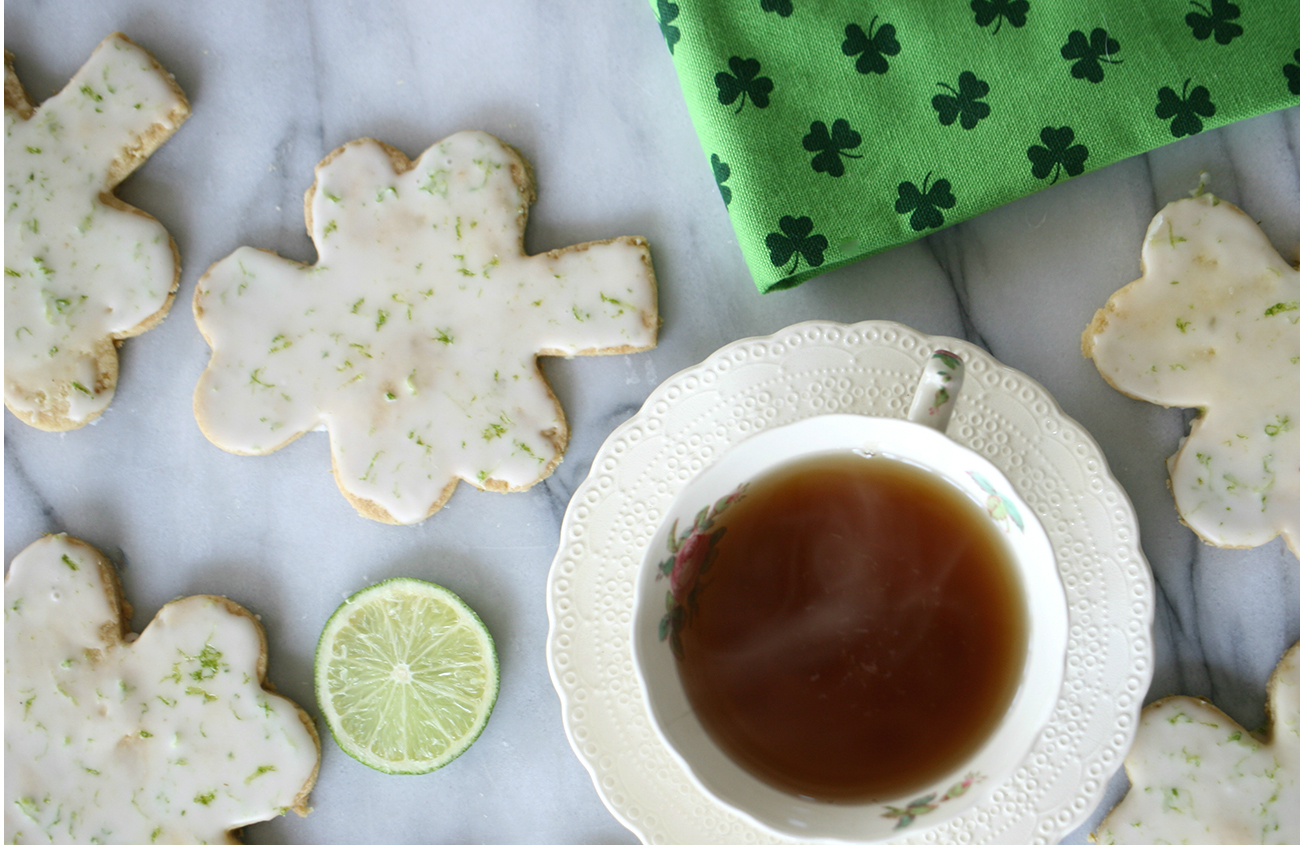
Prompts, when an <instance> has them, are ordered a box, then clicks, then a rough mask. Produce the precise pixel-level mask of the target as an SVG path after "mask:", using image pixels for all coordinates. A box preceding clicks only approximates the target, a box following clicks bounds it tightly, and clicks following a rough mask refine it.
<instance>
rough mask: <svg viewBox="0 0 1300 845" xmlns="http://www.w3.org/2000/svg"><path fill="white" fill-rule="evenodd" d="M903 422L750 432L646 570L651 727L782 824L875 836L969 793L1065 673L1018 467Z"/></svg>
mask: <svg viewBox="0 0 1300 845" xmlns="http://www.w3.org/2000/svg"><path fill="white" fill-rule="evenodd" d="M960 372H961V370H960V362H959V361H957V360H956V358H955V356H952V355H951V354H950V353H936V356H935V357H934V358H932V360H931V362H930V364H929V365H928V366H927V369H926V371H925V373H924V375H923V377H922V381H921V386H920V388H919V389H918V391H917V394H916V396H915V397H914V401H913V407H912V411H911V413H910V414H909V419H908V420H899V419H885V418H873V417H865V416H855V415H828V416H821V417H815V418H812V419H808V420H803V421H801V422H797V423H793V424H791V425H787V426H784V427H782V428H779V429H774V430H770V431H766V432H763V433H760V434H757V435H755V436H753V437H751V438H750V439H748V440H746V441H744V442H742V443H740V444H738V445H736V446H735V447H733V449H732V450H730V451H729V452H727V453H726V454H724V455H723V457H722V458H721V459H720V460H719V461H718V462H717V463H715V464H714V465H712V466H710V467H708V468H707V469H705V470H704V471H703V472H702V473H700V475H699V476H698V477H696V478H695V479H693V480H692V481H691V482H689V483H688V484H687V486H686V488H685V489H684V490H683V492H682V493H681V494H680V495H679V496H678V498H677V499H676V500H675V502H674V504H673V506H672V508H671V509H670V512H669V514H668V516H667V519H666V520H665V522H664V524H663V526H662V527H661V528H660V530H659V531H658V533H657V534H656V536H655V537H654V539H653V540H652V541H651V547H650V551H649V553H648V556H647V559H646V561H645V564H644V565H643V567H642V571H641V574H640V578H639V581H638V584H637V595H636V613H635V616H634V620H633V625H634V636H633V657H634V662H635V664H636V668H637V671H638V673H639V677H640V679H641V682H642V685H643V688H644V690H645V693H646V696H647V700H648V703H649V706H650V712H651V716H652V721H653V723H654V725H655V727H656V729H657V730H658V732H659V733H660V734H661V735H662V737H663V738H664V740H665V743H666V744H667V746H668V747H669V749H670V750H671V751H672V752H673V753H674V755H675V756H677V757H678V758H679V759H680V760H681V761H682V762H683V763H684V764H685V766H686V769H687V771H688V772H689V773H690V774H691V776H692V777H693V779H694V780H695V781H696V782H697V783H698V784H699V786H700V787H701V788H702V789H703V790H704V791H705V792H707V793H708V794H710V795H712V796H713V797H714V798H715V799H716V800H718V801H719V802H721V803H722V804H724V805H726V806H728V807H730V808H732V809H733V810H735V811H737V812H739V813H741V814H743V815H745V816H748V817H749V818H750V819H752V820H753V821H754V822H756V823H757V824H759V825H761V826H763V827H766V828H768V829H770V830H772V831H774V832H776V833H779V834H782V835H785V836H793V837H797V838H800V839H806V840H827V841H844V842H864V841H874V840H880V839H885V838H888V837H889V836H890V835H891V834H893V833H894V832H895V831H897V830H899V829H901V828H902V827H910V826H911V825H913V824H915V825H917V826H922V825H927V824H933V823H938V822H940V821H942V820H943V819H945V818H950V817H951V816H952V815H954V814H956V813H959V812H961V811H962V810H964V809H966V808H969V807H970V806H971V805H972V804H973V803H974V802H975V801H977V800H978V798H979V796H980V795H981V794H983V793H984V792H985V791H987V790H988V789H991V788H993V787H994V786H995V785H996V784H997V783H999V782H1001V781H1004V780H1005V779H1006V778H1007V777H1009V776H1010V775H1011V774H1012V773H1013V772H1014V770H1015V769H1016V768H1017V767H1018V766H1019V765H1021V763H1022V762H1023V760H1024V758H1025V757H1026V756H1027V754H1028V752H1029V750H1030V748H1031V746H1032V744H1033V742H1034V739H1035V738H1036V737H1037V735H1038V733H1039V731H1040V730H1041V729H1042V727H1043V726H1044V725H1045V724H1046V722H1047V719H1048V717H1049V716H1050V713H1051V709H1052V706H1053V705H1054V702H1055V700H1056V697H1057V693H1058V690H1059V687H1060V683H1061V679H1062V676H1063V670H1064V655H1065V644H1066V607H1065V596H1064V591H1063V588H1062V586H1061V582H1060V578H1059V576H1058V575H1057V571H1056V567H1055V558H1054V555H1053V553H1052V549H1051V545H1050V543H1049V541H1048V539H1047V536H1046V534H1045V533H1044V531H1043V529H1042V527H1041V526H1040V525H1039V524H1038V522H1037V520H1036V519H1034V517H1033V515H1032V513H1031V512H1030V511H1029V509H1028V508H1027V507H1026V506H1025V504H1024V502H1023V501H1021V500H1020V499H1019V497H1018V496H1016V494H1015V493H1014V491H1013V490H1012V488H1011V485H1010V484H1009V483H1008V482H1007V480H1006V479H1005V477H1004V476H1003V475H1002V474H1001V473H1000V472H999V471H998V470H997V469H996V468H995V467H993V466H992V464H990V463H989V462H988V461H986V460H984V459H983V458H982V457H980V456H979V455H977V454H975V453H974V452H972V451H970V450H968V449H966V448H965V447H963V446H961V445H960V444H958V443H956V442H955V441H953V440H951V439H950V438H948V437H947V436H945V435H944V434H943V433H942V429H943V428H946V425H947V421H948V417H949V415H950V414H951V411H952V405H953V403H954V402H955V399H956V395H957V391H958V389H959V387H960Z"/></svg>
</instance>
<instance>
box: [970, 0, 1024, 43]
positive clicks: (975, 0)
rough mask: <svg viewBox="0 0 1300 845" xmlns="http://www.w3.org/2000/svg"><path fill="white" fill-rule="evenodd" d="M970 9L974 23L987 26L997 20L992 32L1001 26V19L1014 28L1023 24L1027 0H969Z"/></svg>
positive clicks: (996, 32) (995, 33)
mask: <svg viewBox="0 0 1300 845" xmlns="http://www.w3.org/2000/svg"><path fill="white" fill-rule="evenodd" d="M970 8H971V11H972V12H974V13H975V23H976V24H978V25H979V26H988V25H989V24H991V23H993V22H994V21H997V22H998V23H997V26H995V27H993V34H994V35H997V34H998V30H1000V29H1001V28H1002V21H1003V20H1005V21H1006V22H1007V23H1009V24H1011V25H1012V26H1014V27H1015V28H1016V29H1019V28H1020V27H1022V26H1024V25H1025V15H1027V14H1028V13H1029V0H970Z"/></svg>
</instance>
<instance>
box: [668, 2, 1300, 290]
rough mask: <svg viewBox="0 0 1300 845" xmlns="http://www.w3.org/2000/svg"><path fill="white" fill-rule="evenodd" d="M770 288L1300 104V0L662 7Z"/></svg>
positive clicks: (684, 77)
mask: <svg viewBox="0 0 1300 845" xmlns="http://www.w3.org/2000/svg"><path fill="white" fill-rule="evenodd" d="M651 6H652V7H653V8H654V11H655V15H656V17H657V19H658V21H659V28H660V30H661V31H662V32H663V36H664V40H665V41H666V42H667V44H668V49H669V50H670V51H671V53H672V56H673V62H674V63H675V64H676V66H677V72H678V75H679V76H680V77H681V83H682V91H683V93H684V94H685V95H686V102H687V106H688V107H689V109H690V112H691V117H692V119H693V120H694V122H695V126H696V129H697V131H698V132H699V135H700V140H701V142H702V143H703V146H704V151H705V153H706V154H707V155H708V156H709V162H710V164H711V165H712V168H713V175H714V178H715V179H716V180H717V183H718V190H719V191H720V192H721V194H722V200H723V202H725V203H726V205H727V209H728V211H729V213H730V214H731V220H732V223H733V225H734V226H735V229H736V237H737V239H738V241H739V243H740V247H741V250H742V251H743V252H744V254H745V259H746V261H747V262H748V263H749V268H750V271H751V272H752V273H753V276H754V281H755V283H756V284H757V285H758V289H759V290H760V291H762V292H764V293H766V292H767V291H771V290H777V289H781V288H788V287H793V286H795V285H797V284H800V283H801V282H803V281H805V280H807V279H809V278H811V277H813V276H815V275H817V274H819V273H823V272H826V271H827V270H831V269H833V268H835V267H839V266H840V265H842V264H846V263H848V262H850V261H854V260H856V259H858V258H862V257H863V256H866V255H870V254H872V253H875V252H880V251H881V250H884V249H888V248H889V247H892V246H896V245H898V244H901V243H905V242H907V241H910V240H913V239H915V238H919V237H921V236H923V235H925V234H928V233H930V232H933V231H935V230H936V229H940V228H943V227H944V226H948V225H951V224H953V223H956V222H958V221H961V220H965V219H967V218H969V217H973V216H975V215H976V214H979V213H980V212H982V211H985V210H986V209H989V208H993V207H994V206H997V205H1001V204H1002V203H1005V202H1008V201H1009V200H1013V199H1016V198H1017V197H1020V196H1024V195H1025V194H1028V193H1031V192H1033V191H1037V190H1039V189H1040V188H1045V187H1047V186H1048V185H1051V184H1054V183H1056V182H1059V181H1061V180H1063V179H1068V178H1070V177H1072V176H1078V175H1079V174H1080V173H1083V172H1084V171H1085V170H1094V169H1096V168H1098V167H1102V166H1103V165H1106V164H1109V163H1111V162H1113V161H1117V160H1119V159H1122V158H1125V157H1128V156H1131V155H1134V154H1136V153H1141V152H1145V151H1147V150H1150V149H1152V148H1154V147H1158V146H1160V145H1162V144H1167V143H1169V142H1170V141H1173V140H1175V139H1177V138H1181V137H1184V136H1187V135H1195V134H1196V133H1198V132H1202V131H1204V130H1206V129H1210V128H1213V127H1216V126H1221V125H1223V124H1226V123H1230V122H1232V121H1234V120H1240V119H1242V118H1245V117H1250V116H1252V115H1256V114H1261V113H1263V112H1266V111H1271V110H1273V109H1279V108H1283V107H1285V106H1289V105H1296V104H1300V3H1297V0H1238V2H1235V3H1234V2H1228V0H1191V1H1190V2H1187V0H1089V2H1065V0H1056V1H1055V2H1048V0H924V2H923V1H922V0H892V2H889V1H887V0H878V2H870V3H866V2H850V0H677V2H669V0H651Z"/></svg>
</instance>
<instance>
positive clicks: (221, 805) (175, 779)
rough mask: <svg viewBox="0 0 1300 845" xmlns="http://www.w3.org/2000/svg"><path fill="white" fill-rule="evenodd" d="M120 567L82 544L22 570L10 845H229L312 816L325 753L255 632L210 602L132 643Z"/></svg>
mask: <svg viewBox="0 0 1300 845" xmlns="http://www.w3.org/2000/svg"><path fill="white" fill-rule="evenodd" d="M109 567H111V564H109V563H108V562H107V561H105V560H104V559H103V558H102V557H101V556H100V555H99V553H98V552H96V551H95V550H94V549H93V548H91V547H89V546H87V545H85V544H84V543H81V542H77V541H74V540H71V539H70V538H68V537H67V536H66V535H52V536H49V537H45V538H44V539H41V540H38V541H37V542H36V543H33V544H32V545H31V546H29V547H28V548H27V549H26V550H25V551H24V552H23V553H22V554H20V555H19V556H18V557H16V558H14V560H13V562H12V564H11V566H10V569H9V573H8V576H7V577H6V580H5V684H4V688H5V693H4V695H5V705H4V713H5V778H4V791H5V810H4V812H5V839H6V840H7V841H15V842H16V841H23V842H26V841H37V840H38V839H39V840H40V841H47V840H46V837H48V841H51V842H60V843H63V842H66V843H84V842H94V841H100V842H105V843H108V842H139V843H145V842H182V841H183V842H191V841H209V842H218V841H225V832H226V831H228V830H231V829H232V828H239V827H242V826H244V825H246V824H251V823H253V822H257V821H264V820H266V819H269V818H272V817H274V816H276V815H279V814H281V813H283V812H285V811H286V810H288V809H291V808H293V807H296V806H299V805H300V804H301V803H302V802H303V797H302V796H301V795H300V793H302V791H303V789H304V788H305V787H306V786H307V785H308V783H309V782H310V780H311V778H312V776H313V774H314V772H315V768H316V763H317V760H318V753H317V748H316V743H315V740H314V739H313V737H312V735H311V734H310V733H309V731H308V729H307V728H306V726H304V725H303V723H302V721H301V720H300V718H299V711H298V709H297V708H296V707H295V706H294V705H293V703H292V702H290V701H289V700H287V699H285V698H281V697H280V696H278V695H271V694H268V693H267V692H266V691H265V690H263V689H262V685H261V679H260V678H259V665H260V664H261V662H262V661H263V660H264V644H263V641H262V637H261V634H260V633H259V632H258V630H257V627H256V625H255V624H254V623H253V621H252V620H251V619H250V618H248V617H247V616H245V615H242V614H239V613H234V612H231V610H230V609H228V608H227V607H226V605H225V603H224V602H223V601H222V600H219V599H215V598H213V597H211V596H194V597H191V598H185V599H178V600H177V601H174V602H171V603H170V604H168V605H167V606H165V607H164V608H163V609H162V610H161V611H160V612H159V613H158V615H157V616H156V617H155V618H154V620H153V621H152V622H151V623H150V624H149V626H148V627H147V628H145V630H144V632H143V633H142V634H140V636H139V638H138V639H134V641H129V642H123V641H122V640H121V636H120V633H121V631H120V626H121V612H120V611H121V606H120V604H119V603H118V601H117V599H116V596H115V588H114V586H113V585H112V584H111V583H110V582H109V581H108V580H107V578H108V577H109V576H111V569H109ZM127 639H128V640H131V637H129V636H128V637H127Z"/></svg>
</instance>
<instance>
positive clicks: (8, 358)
mask: <svg viewBox="0 0 1300 845" xmlns="http://www.w3.org/2000/svg"><path fill="white" fill-rule="evenodd" d="M6 77H7V78H6V92H5V404H6V405H8V406H9V408H10V409H11V410H13V412H14V413H15V414H17V415H18V416H19V417H20V418H22V419H23V420H24V421H26V422H29V423H31V424H33V425H37V426H38V427H40V428H47V429H54V430H63V429H69V428H76V427H78V426H81V425H84V424H85V423H87V422H89V421H90V420H91V419H93V418H94V417H97V416H98V415H99V414H101V413H102V412H103V411H104V409H105V408H106V407H107V406H108V403H109V401H110V400H111V399H112V397H113V391H114V387H115V385H116V383H117V353H116V351H115V349H114V345H113V341H114V340H116V339H120V338H124V337H129V336H131V335H134V334H138V333H139V332H141V331H144V330H145V329H146V328H148V327H150V326H151V325H153V324H154V323H155V322H157V321H158V320H160V319H161V318H162V315H163V314H164V313H165V312H166V309H167V308H168V307H169V306H170V304H171V299H172V292H173V291H174V290H175V287H176V283H177V281H178V279H179V271H178V268H177V261H176V257H175V252H174V246H173V244H172V241H171V238H170V237H169V236H168V234H167V232H166V230H165V229H163V227H162V224H160V223H159V222H158V221H157V220H154V219H153V218H152V217H149V216H148V215H146V214H144V213H143V212H139V211H136V210H134V209H130V208H129V206H126V205H125V204H123V203H121V202H120V201H117V200H116V198H114V197H112V196H111V194H110V192H111V191H112V189H113V187H114V186H115V185H117V183H118V182H120V181H121V180H122V179H123V178H124V177H125V176H126V175H127V174H128V173H130V172H131V171H132V170H134V169H135V168H136V167H137V166H138V165H139V164H140V163H141V162H143V161H144V159H145V157H146V156H147V155H148V153H149V152H152V150H153V149H154V148H156V147H157V146H158V144H160V143H162V141H163V140H165V139H166V138H167V137H169V136H170V135H171V134H172V133H173V132H175V131H176V129H177V128H178V127H179V126H180V123H181V122H182V121H183V120H184V119H185V117H186V116H188V114H189V106H188V104H187V103H186V101H185V97H184V95H183V94H181V92H180V89H179V88H177V87H176V85H175V83H174V82H173V81H172V79H171V77H170V76H169V75H168V74H167V72H166V71H164V70H163V69H162V68H161V67H159V66H158V64H157V63H156V62H155V61H154V60H153V58H152V57H151V56H150V55H149V54H148V53H147V52H146V51H145V50H143V49H142V48H140V47H138V46H137V45H135V44H134V43H132V42H131V41H130V40H128V39H127V38H126V37H125V36H124V35H122V34H121V33H114V34H113V35H110V36H109V37H108V38H106V39H104V41H103V42H102V43H101V44H100V45H99V46H98V47H97V48H96V49H95V52H94V53H92V54H91V56H90V59H89V60H88V61H87V62H86V64H85V65H84V66H83V67H82V68H81V70H79V71H78V72H77V74H76V76H74V77H73V78H72V80H71V81H70V82H69V83H68V85H67V87H65V88H64V89H63V90H62V91H60V92H59V93H58V94H56V95H55V96H54V97H51V98H50V99H49V100H47V101H46V102H45V103H44V104H42V105H41V107H40V108H39V109H36V110H35V112H34V113H32V112H31V106H30V103H28V102H27V100H26V96H25V95H23V94H22V90H21V86H19V85H18V81H17V78H16V77H15V76H14V74H13V69H12V67H10V66H9V65H8V63H6ZM11 88H12V90H10V89H11ZM29 115H30V116H29ZM105 199H107V200H108V202H107V203H106V202H105Z"/></svg>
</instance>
